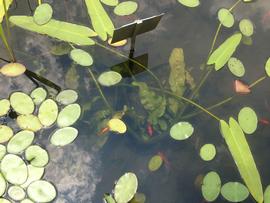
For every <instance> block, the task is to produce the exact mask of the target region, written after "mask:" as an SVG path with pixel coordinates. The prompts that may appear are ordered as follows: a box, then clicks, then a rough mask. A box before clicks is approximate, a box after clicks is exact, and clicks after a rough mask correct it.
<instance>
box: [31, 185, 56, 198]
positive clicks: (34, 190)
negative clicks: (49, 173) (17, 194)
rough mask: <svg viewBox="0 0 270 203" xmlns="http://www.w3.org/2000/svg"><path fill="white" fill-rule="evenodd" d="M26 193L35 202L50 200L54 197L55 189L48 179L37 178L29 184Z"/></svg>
mask: <svg viewBox="0 0 270 203" xmlns="http://www.w3.org/2000/svg"><path fill="white" fill-rule="evenodd" d="M27 195H28V196H29V198H31V199H32V200H33V201H35V202H51V201H52V200H53V199H55V197H56V189H55V187H54V186H53V184H51V183H50V182H48V181H45V180H37V181H34V182H32V183H31V184H30V185H29V187H28V188H27Z"/></svg>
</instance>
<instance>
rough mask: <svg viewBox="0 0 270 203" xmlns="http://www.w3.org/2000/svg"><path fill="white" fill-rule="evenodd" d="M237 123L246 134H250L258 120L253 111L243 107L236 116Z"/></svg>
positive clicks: (255, 127) (254, 129)
mask: <svg viewBox="0 0 270 203" xmlns="http://www.w3.org/2000/svg"><path fill="white" fill-rule="evenodd" d="M238 122H239V125H240V127H241V128H242V130H243V131H244V132H245V133H246V134H252V133H254V132H255V131H256V129H257V125H258V118H257V115H256V113H255V111H254V110H253V109H252V108H250V107H244V108H242V109H241V110H240V112H239V114H238Z"/></svg>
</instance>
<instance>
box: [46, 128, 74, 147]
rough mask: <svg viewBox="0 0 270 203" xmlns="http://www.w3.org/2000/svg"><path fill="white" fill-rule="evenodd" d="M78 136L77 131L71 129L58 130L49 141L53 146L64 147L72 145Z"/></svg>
mask: <svg viewBox="0 0 270 203" xmlns="http://www.w3.org/2000/svg"><path fill="white" fill-rule="evenodd" d="M77 136H78V130H77V129H76V128H73V127H65V128H61V129H58V130H57V131H55V133H54V134H53V135H52V137H51V139H50V141H51V143H52V144H53V145H55V146H65V145H68V144H70V143H72V142H73V141H74V140H75V139H76V137H77Z"/></svg>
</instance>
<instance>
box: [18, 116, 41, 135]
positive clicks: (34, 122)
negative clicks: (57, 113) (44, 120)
mask: <svg viewBox="0 0 270 203" xmlns="http://www.w3.org/2000/svg"><path fill="white" fill-rule="evenodd" d="M17 123H18V126H19V127H20V128H21V129H23V130H30V131H33V132H37V131H39V130H40V129H41V128H42V124H41V123H40V120H39V119H38V117H36V116H35V115H33V114H28V115H20V116H18V117H17Z"/></svg>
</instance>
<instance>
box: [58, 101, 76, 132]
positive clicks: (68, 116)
mask: <svg viewBox="0 0 270 203" xmlns="http://www.w3.org/2000/svg"><path fill="white" fill-rule="evenodd" d="M80 115H81V107H80V105H79V104H69V105H67V106H66V107H65V108H64V109H62V111H60V113H59V115H58V118H57V124H58V126H59V127H61V128H62V127H67V126H71V125H73V124H74V123H75V122H76V121H77V120H78V119H79V117H80Z"/></svg>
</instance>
